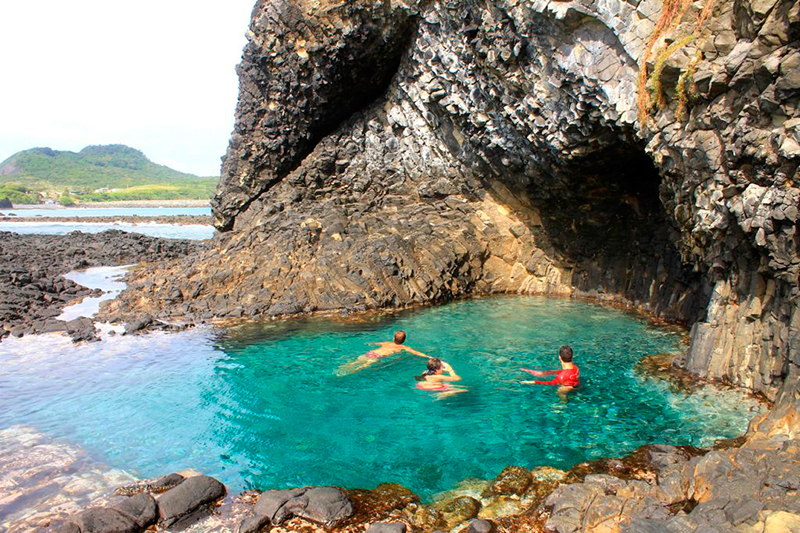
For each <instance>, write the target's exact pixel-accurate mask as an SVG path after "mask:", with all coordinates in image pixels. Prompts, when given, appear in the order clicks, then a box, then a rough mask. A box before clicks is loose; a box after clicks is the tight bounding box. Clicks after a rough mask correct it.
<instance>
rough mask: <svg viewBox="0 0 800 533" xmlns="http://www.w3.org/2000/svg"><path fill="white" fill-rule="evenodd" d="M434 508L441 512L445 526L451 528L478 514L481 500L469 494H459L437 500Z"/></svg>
mask: <svg viewBox="0 0 800 533" xmlns="http://www.w3.org/2000/svg"><path fill="white" fill-rule="evenodd" d="M434 508H435V509H436V510H437V511H439V512H440V513H441V514H442V517H443V518H444V520H445V522H446V523H447V528H448V529H452V528H453V527H455V526H456V525H458V524H461V523H463V522H466V521H467V520H470V519H472V518H475V517H476V516H478V512H479V511H480V510H481V502H479V501H478V500H476V499H475V498H472V497H470V496H459V497H457V498H452V499H449V500H443V501H441V502H437V503H436V505H434Z"/></svg>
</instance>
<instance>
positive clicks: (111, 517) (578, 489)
mask: <svg viewBox="0 0 800 533" xmlns="http://www.w3.org/2000/svg"><path fill="white" fill-rule="evenodd" d="M797 421H798V413H797V412H796V411H793V410H788V409H782V410H778V411H773V412H772V413H769V414H767V415H764V416H761V417H759V418H757V419H756V420H754V421H753V422H752V424H751V427H750V430H749V431H748V434H747V435H746V436H745V437H742V438H740V439H736V440H734V441H726V442H720V443H719V444H718V446H716V447H715V448H714V449H711V450H703V449H697V448H692V447H685V446H679V447H676V446H665V445H648V446H644V447H642V448H639V449H638V450H636V451H635V452H633V453H632V454H630V455H628V456H626V457H624V458H621V459H601V460H597V461H592V462H589V463H581V464H578V465H576V466H575V467H573V468H572V469H570V470H569V471H566V472H565V471H560V470H556V469H553V468H548V467H538V468H534V469H532V470H528V469H526V468H523V467H519V466H509V467H507V468H506V469H504V470H503V471H502V472H500V473H499V474H498V475H497V477H496V478H495V479H493V480H488V481H481V480H467V481H465V482H464V483H463V484H461V485H460V486H459V487H457V488H456V489H454V490H452V491H450V492H448V493H446V494H443V495H440V497H439V498H437V500H436V501H434V502H432V503H427V504H426V503H422V502H420V499H419V498H418V497H417V496H416V495H415V494H414V493H412V492H411V491H409V490H407V489H405V488H403V487H401V486H399V485H393V484H382V485H379V486H378V487H377V488H375V489H373V490H359V489H353V490H348V489H341V488H336V487H300V488H297V489H291V490H267V491H264V492H259V491H249V492H246V493H243V494H240V495H237V496H228V497H226V493H227V491H226V490H225V487H224V486H223V485H222V484H220V483H219V482H218V481H216V480H214V479H213V478H209V477H208V476H203V475H198V474H197V473H184V474H177V473H173V474H170V475H167V476H163V477H161V478H157V479H152V480H143V481H139V482H136V483H133V484H128V485H125V486H122V487H117V489H116V491H115V492H114V494H113V495H106V496H105V497H104V498H101V499H99V500H98V501H97V502H96V503H95V504H94V505H91V506H90V507H89V508H87V509H86V510H84V511H81V512H74V513H71V514H69V515H66V516H65V515H64V514H63V513H62V514H61V515H58V514H55V515H52V516H50V517H47V516H42V515H39V516H38V517H37V518H35V519H34V521H33V522H32V521H22V522H18V523H17V525H16V527H18V528H23V527H31V526H32V525H33V524H34V523H35V524H36V525H38V527H39V528H40V529H38V530H37V531H39V532H40V533H47V532H49V531H57V532H64V533H67V532H69V533H88V532H92V533H111V532H115V533H120V532H125V533H127V532H130V533H138V532H141V531H144V530H145V529H146V528H148V527H150V526H153V525H156V524H157V525H158V530H186V531H198V532H199V531H203V532H223V531H227V532H234V531H235V532H237V533H256V532H259V531H264V532H267V531H268V532H272V533H284V532H298V531H302V532H305V533H323V532H326V533H355V532H364V531H367V532H368V533H413V532H417V533H435V532H439V533H444V532H453V533H491V532H497V533H525V532H545V531H546V532H557V533H575V532H587V533H600V532H602V533H609V532H627V533H657V532H658V533H661V532H664V531H668V532H675V533H682V532H686V533H690V532H700V531H708V532H712V531H715V532H718V533H723V532H737V533H756V532H757V533H791V532H795V531H800V497H799V496H798V495H800V492H799V491H800V474H798V471H797V467H796V464H797V462H798V461H800V439H798V437H799V436H800V432H798V431H799V430H800V425H798V422H797ZM23 481H24V479H23ZM223 498H224V499H223ZM22 530H23V529H12V530H11V533H15V532H16V531H22Z"/></svg>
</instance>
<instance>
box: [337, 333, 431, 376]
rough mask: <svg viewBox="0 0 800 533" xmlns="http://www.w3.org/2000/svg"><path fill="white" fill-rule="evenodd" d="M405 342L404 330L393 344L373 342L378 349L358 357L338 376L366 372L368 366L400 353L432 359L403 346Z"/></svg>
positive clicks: (398, 334)
mask: <svg viewBox="0 0 800 533" xmlns="http://www.w3.org/2000/svg"><path fill="white" fill-rule="evenodd" d="M404 342H406V332H405V331H402V330H398V331H395V332H394V338H393V341H392V342H373V343H372V344H374V345H377V346H378V347H377V348H375V349H373V350H370V351H368V352H367V353H365V354H363V355H360V356H358V358H357V359H356V360H355V361H351V362H349V363H347V364H344V365H342V366H340V367H339V370H338V371H337V374H338V375H340V376H342V375H345V374H353V373H355V372H358V371H359V370H364V369H365V368H367V367H368V366H371V365H374V364H375V363H377V362H378V361H380V360H381V359H384V358H386V357H389V356H390V355H394V354H396V353H400V352H408V353H411V354H414V355H417V356H419V357H425V358H426V359H430V358H431V357H430V356H429V355H426V354H424V353H422V352H419V351H417V350H415V349H414V348H410V347H408V346H405V345H404V344H403V343H404Z"/></svg>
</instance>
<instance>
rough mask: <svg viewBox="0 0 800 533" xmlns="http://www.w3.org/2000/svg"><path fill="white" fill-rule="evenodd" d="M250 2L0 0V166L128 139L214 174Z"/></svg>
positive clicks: (184, 166) (153, 156)
mask: <svg viewBox="0 0 800 533" xmlns="http://www.w3.org/2000/svg"><path fill="white" fill-rule="evenodd" d="M254 4H255V0H137V1H136V2H123V1H120V0H68V1H67V0H37V1H35V2H33V1H28V0H23V1H14V0H2V1H0V162H2V161H3V160H5V159H6V158H8V157H9V156H11V155H13V154H14V153H16V152H18V151H20V150H26V149H28V148H33V147H37V146H48V147H50V148H53V149H56V150H71V151H78V150H80V149H82V148H83V147H85V146H87V145H90V144H126V145H128V146H131V147H133V148H137V149H139V150H142V151H143V152H144V153H145V155H146V156H147V157H148V158H149V159H150V160H151V161H153V162H155V163H159V164H162V165H167V166H170V167H172V168H174V169H176V170H180V171H182V172H190V173H192V174H197V175H200V176H218V175H219V172H220V157H222V156H223V155H224V154H225V149H226V148H227V144H228V139H229V138H230V134H231V131H232V130H233V117H234V111H235V109H236V99H237V96H238V86H239V83H238V78H237V76H236V71H235V67H236V64H237V63H239V60H240V59H241V55H242V49H243V47H244V45H245V43H246V39H245V32H246V31H247V29H248V25H249V22H250V11H251V10H252V8H253V5H254Z"/></svg>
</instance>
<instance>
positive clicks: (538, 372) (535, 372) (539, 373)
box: [520, 368, 559, 376]
mask: <svg viewBox="0 0 800 533" xmlns="http://www.w3.org/2000/svg"><path fill="white" fill-rule="evenodd" d="M520 370H522V371H523V372H527V373H528V374H533V375H534V376H547V375H550V374H558V373H559V370H531V369H530V368H520Z"/></svg>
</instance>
